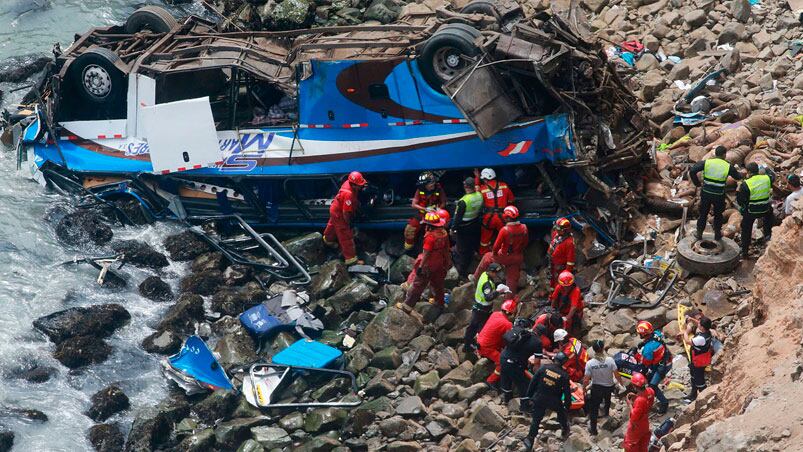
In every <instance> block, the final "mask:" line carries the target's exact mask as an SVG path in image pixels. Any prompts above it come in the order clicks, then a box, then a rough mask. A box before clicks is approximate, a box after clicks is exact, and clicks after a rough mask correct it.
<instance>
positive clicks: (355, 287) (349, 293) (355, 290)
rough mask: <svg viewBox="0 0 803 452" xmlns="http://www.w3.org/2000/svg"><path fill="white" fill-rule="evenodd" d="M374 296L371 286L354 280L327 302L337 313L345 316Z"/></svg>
mask: <svg viewBox="0 0 803 452" xmlns="http://www.w3.org/2000/svg"><path fill="white" fill-rule="evenodd" d="M372 298H373V294H372V293H371V288H370V287H368V286H367V285H366V284H365V283H364V282H362V281H358V280H354V281H351V282H350V283H349V284H347V285H346V286H344V287H343V288H341V289H340V290H338V291H337V293H335V294H334V295H332V296H331V297H329V298H328V299H327V300H326V304H327V305H329V306H331V307H332V309H334V311H335V313H336V314H337V315H339V316H345V315H347V314H348V313H349V312H351V311H353V310H354V309H355V308H358V307H359V306H360V305H361V304H365V303H367V302H369V301H370V300H371V299H372Z"/></svg>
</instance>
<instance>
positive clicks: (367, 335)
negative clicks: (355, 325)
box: [362, 307, 423, 350]
mask: <svg viewBox="0 0 803 452" xmlns="http://www.w3.org/2000/svg"><path fill="white" fill-rule="evenodd" d="M422 327H423V325H422V324H421V321H419V320H418V319H416V318H414V317H412V316H410V315H409V314H406V313H405V312H404V311H402V310H400V309H397V308H395V307H388V308H386V309H384V310H383V311H382V312H380V313H379V314H378V315H377V316H376V317H374V319H373V320H371V321H370V322H369V323H368V326H366V327H365V330H364V331H363V333H362V341H363V343H364V344H366V345H368V346H369V347H371V349H372V350H381V349H383V348H386V347H389V346H391V345H395V346H397V347H403V346H405V345H406V344H407V343H408V342H410V340H412V339H413V338H414V337H416V336H418V333H419V332H420V331H421V328H422Z"/></svg>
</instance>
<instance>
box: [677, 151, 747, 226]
mask: <svg viewBox="0 0 803 452" xmlns="http://www.w3.org/2000/svg"><path fill="white" fill-rule="evenodd" d="M727 152H728V150H727V149H726V148H725V146H717V147H716V148H715V149H714V154H715V155H716V157H715V158H712V159H707V160H702V161H700V162H697V163H696V164H695V165H694V166H692V167H691V168H690V169H689V179H691V181H692V183H694V185H695V186H697V187H699V186H700V179H699V177H698V176H697V173H699V172H700V171H702V172H703V188H702V191H701V192H700V218H698V219H697V238H698V239H700V238H702V237H703V231H705V224H706V222H707V221H708V212H710V211H711V209H712V207H713V210H714V223H713V225H712V226H713V228H714V240H720V239H721V238H722V212H724V211H725V182H726V181H727V180H728V176H730V177H732V178H734V179H736V180H740V179H741V178H742V175H741V174H739V171H737V170H736V168H735V167H734V166H733V165H731V164H730V163H728V161H727V160H725V154H726V153H727Z"/></svg>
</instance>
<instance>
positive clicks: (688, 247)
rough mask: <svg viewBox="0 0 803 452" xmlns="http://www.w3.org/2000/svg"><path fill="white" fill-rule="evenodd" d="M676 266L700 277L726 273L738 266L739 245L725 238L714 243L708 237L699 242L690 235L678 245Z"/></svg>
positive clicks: (711, 238) (710, 237)
mask: <svg viewBox="0 0 803 452" xmlns="http://www.w3.org/2000/svg"><path fill="white" fill-rule="evenodd" d="M678 264H680V266H681V267H683V268H684V269H685V270H687V271H688V272H689V273H694V274H697V275H701V276H715V275H719V274H722V273H727V272H729V271H731V270H733V269H735V268H736V267H737V266H738V265H739V245H737V244H736V242H734V241H733V240H731V239H729V238H727V237H723V238H722V239H721V240H719V241H716V240H714V239H713V237H712V236H710V235H704V236H703V238H702V239H700V240H698V239H697V238H696V237H694V236H692V235H690V236H688V237H686V238H684V239H683V240H681V241H680V243H678Z"/></svg>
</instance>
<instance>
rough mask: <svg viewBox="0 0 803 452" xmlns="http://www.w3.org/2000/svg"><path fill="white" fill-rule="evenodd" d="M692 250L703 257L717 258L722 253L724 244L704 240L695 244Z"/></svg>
mask: <svg viewBox="0 0 803 452" xmlns="http://www.w3.org/2000/svg"><path fill="white" fill-rule="evenodd" d="M692 249H693V250H694V251H695V252H696V253H697V254H700V255H703V256H715V255H717V254H720V253H721V252H722V244H721V243H719V242H717V241H715V240H708V239H702V240H698V241H697V242H695V243H694V245H693V246H692Z"/></svg>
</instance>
